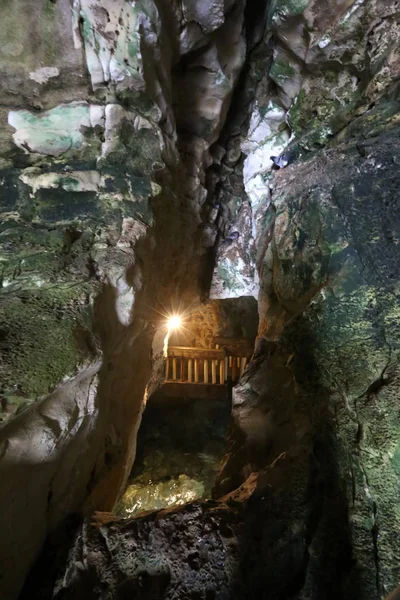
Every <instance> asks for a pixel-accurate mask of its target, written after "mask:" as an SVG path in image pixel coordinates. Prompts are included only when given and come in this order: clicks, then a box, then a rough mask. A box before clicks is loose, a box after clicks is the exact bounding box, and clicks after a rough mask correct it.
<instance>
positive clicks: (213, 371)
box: [211, 360, 217, 385]
mask: <svg viewBox="0 0 400 600" xmlns="http://www.w3.org/2000/svg"><path fill="white" fill-rule="evenodd" d="M215 363H216V361H215V360H212V361H211V382H212V384H213V385H215V384H216V383H217V367H216V364H215Z"/></svg>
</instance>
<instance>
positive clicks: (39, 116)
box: [0, 0, 245, 599]
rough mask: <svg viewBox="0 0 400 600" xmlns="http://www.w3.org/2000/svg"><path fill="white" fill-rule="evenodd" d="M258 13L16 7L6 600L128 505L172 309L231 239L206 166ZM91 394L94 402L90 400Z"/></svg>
mask: <svg viewBox="0 0 400 600" xmlns="http://www.w3.org/2000/svg"><path fill="white" fill-rule="evenodd" d="M211 4H212V6H211ZM244 4H245V3H244V0H238V1H237V2H234V1H233V2H228V1H226V2H223V1H222V0H221V1H219V2H213V3H210V6H209V5H208V4H207V7H206V6H205V3H204V2H187V3H186V2H184V3H181V2H179V3H178V2H161V1H160V2H157V3H155V2H153V1H152V0H143V1H138V2H131V3H128V2H126V1H125V0H118V1H117V2H115V1H109V0H101V1H99V2H98V1H96V2H95V1H94V0H74V1H72V0H71V1H69V0H60V1H57V2H52V1H50V0H35V2H31V0H18V2H8V1H7V2H5V3H3V4H2V20H1V24H0V40H1V44H0V46H1V48H0V64H1V66H0V68H1V71H2V73H3V74H4V77H2V82H1V91H0V94H1V102H0V104H1V108H0V120H1V127H0V139H1V151H0V169H1V173H0V190H1V206H0V213H1V225H0V352H1V361H0V373H1V391H0V394H1V410H2V413H1V416H2V418H3V420H6V422H5V424H4V425H3V426H2V428H1V430H0V444H1V447H2V448H3V449H4V450H3V451H2V452H1V454H0V456H1V458H0V474H1V479H2V480H4V479H5V478H9V479H10V481H9V482H8V484H7V487H4V489H3V490H2V494H1V519H2V523H3V522H4V525H3V528H4V530H7V531H9V530H10V529H11V533H10V535H9V536H5V537H3V538H2V539H3V542H2V543H1V544H0V546H1V556H0V562H1V563H2V565H6V568H4V569H3V568H2V569H1V579H0V590H1V594H3V595H5V597H7V598H10V599H11V598H13V597H15V596H16V594H17V593H18V590H19V588H20V587H21V585H22V583H23V579H24V577H25V574H26V572H27V570H28V569H29V567H30V566H31V564H32V562H33V560H34V559H35V557H36V556H37V554H38V552H39V551H40V547H41V544H42V542H43V540H44V538H45V537H46V535H47V533H48V532H49V531H51V530H52V529H54V528H55V527H56V526H58V525H59V523H60V522H61V521H62V519H63V518H64V517H65V515H67V514H68V513H70V512H73V511H76V510H78V509H80V507H82V503H83V500H84V499H86V501H85V504H84V511H87V512H90V511H91V510H92V509H93V508H99V509H106V510H109V509H111V508H112V507H113V505H114V503H115V500H116V498H117V496H118V494H119V493H120V491H121V489H122V488H123V487H124V482H125V481H126V478H127V477H128V475H129V472H130V469H131V466H132V461H133V458H134V452H135V439H136V433H137V428H138V426H139V422H140V415H141V411H142V410H143V396H144V393H145V387H146V384H147V382H148V380H149V378H150V374H151V348H152V338H153V336H154V333H155V331H156V329H157V327H158V326H159V325H160V319H159V317H158V316H157V315H158V311H159V310H160V308H161V306H167V308H168V307H169V305H170V303H171V302H172V301H173V300H174V299H176V298H180V299H181V300H182V301H183V302H198V299H199V296H200V294H201V293H202V289H203V282H202V277H201V274H200V272H201V267H202V265H203V263H204V262H205V261H206V260H207V258H208V254H209V252H210V250H209V249H210V247H212V245H213V243H214V239H215V231H214V229H213V227H212V226H211V225H207V223H206V221H207V219H206V218H205V216H204V215H203V214H202V204H203V202H204V199H205V196H206V191H205V188H204V184H205V168H206V167H207V166H208V165H209V162H210V158H209V153H208V148H209V146H210V144H211V143H212V142H214V141H215V139H216V138H217V137H218V135H219V132H220V130H221V128H222V126H223V123H224V119H225V116H226V112H227V109H228V106H229V101H230V97H231V94H232V91H233V89H234V86H235V83H236V81H237V79H238V76H239V72H240V69H241V66H242V64H243V61H244V58H245V42H244V37H243V35H242V29H243V11H244ZM21 15H24V18H21ZM3 17H4V18H3ZM200 75H201V76H202V78H201V77H200ZM211 85H212V88H211ZM211 89H212V91H211ZM205 93H206V94H208V96H207V97H206V96H205ZM187 100H189V101H188V102H186V101H187ZM96 373H97V375H96ZM93 378H94V379H93ZM89 379H90V381H92V380H93V383H91V387H90V396H91V400H90V402H89V400H84V399H83V397H84V392H83V391H82V395H83V397H82V398H81V396H80V394H81V392H79V393H78V391H74V390H76V389H78V388H79V390H80V389H81V387H80V386H81V384H80V383H78V382H80V381H89ZM82 385H83V384H82ZM53 390H54V391H53ZM49 393H50V396H47V395H48V394H49ZM78 396H79V398H78ZM92 396H93V397H92ZM35 401H37V402H36V403H35V404H33V403H34V402H35ZM49 403H50V405H51V416H49V415H48V409H47V407H48V406H49ZM21 405H22V406H21ZM29 405H32V406H31V408H28V409H27V410H26V411H25V412H23V413H22V414H18V415H17V416H14V415H15V413H16V412H18V411H21V410H23V409H24V408H26V407H27V406H29ZM43 415H44V416H43ZM9 417H13V419H9ZM7 419H9V420H8V421H7ZM38 428H40V430H41V433H40V435H36V431H37V429H38ZM77 448H80V452H81V461H82V465H81V468H80V471H79V472H78V471H77V467H75V469H73V468H72V466H71V465H73V464H75V459H74V457H75V456H76V452H77ZM85 448H89V450H88V451H85ZM29 456H32V459H30V458H29ZM35 457H36V459H37V462H36V459H35ZM32 461H33V462H32ZM16 463H21V470H22V472H23V474H24V482H23V484H22V476H21V477H20V476H19V475H18V469H17V468H16V467H14V465H15V464H16ZM31 463H32V476H29V477H28V475H25V473H26V471H25V465H26V469H28V465H30V464H31ZM14 469H15V479H14V476H13V475H12V474H13V473H14ZM10 473H11V475H10ZM55 473H56V476H55V475H54V474H55ZM38 482H40V485H39V484H38ZM22 485H23V488H24V489H23V491H22V490H21V492H19V491H17V490H19V488H20V487H21V486H22ZM63 490H68V494H67V495H66V496H65V498H64V500H63V501H62V502H61V500H60V497H61V496H62V491H63ZM29 497H31V498H32V502H30V503H28V504H27V501H26V499H27V498H29ZM21 514H23V518H22V519H19V518H18V515H21ZM28 538H29V544H28V543H26V540H27V539H28ZM21 548H24V552H22V553H21Z"/></svg>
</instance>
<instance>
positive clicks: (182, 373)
mask: <svg viewBox="0 0 400 600" xmlns="http://www.w3.org/2000/svg"><path fill="white" fill-rule="evenodd" d="M184 380H185V359H184V357H183V356H181V381H184Z"/></svg>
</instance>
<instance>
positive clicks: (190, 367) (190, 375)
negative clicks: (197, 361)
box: [188, 358, 193, 383]
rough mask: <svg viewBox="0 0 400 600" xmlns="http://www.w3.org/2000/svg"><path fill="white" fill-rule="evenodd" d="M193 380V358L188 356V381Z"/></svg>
mask: <svg viewBox="0 0 400 600" xmlns="http://www.w3.org/2000/svg"><path fill="white" fill-rule="evenodd" d="M192 381H193V359H192V358H189V360H188V382H189V383H192Z"/></svg>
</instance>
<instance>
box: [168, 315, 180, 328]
mask: <svg viewBox="0 0 400 600" xmlns="http://www.w3.org/2000/svg"><path fill="white" fill-rule="evenodd" d="M181 324H182V319H181V318H180V317H178V316H177V315H174V316H173V317H170V318H169V319H168V329H169V330H170V331H172V330H173V329H179V327H180V326H181Z"/></svg>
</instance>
